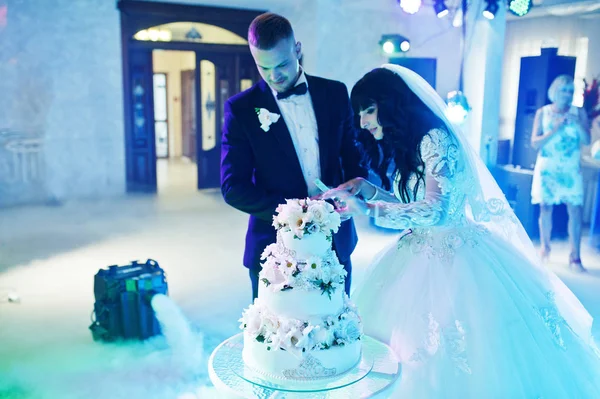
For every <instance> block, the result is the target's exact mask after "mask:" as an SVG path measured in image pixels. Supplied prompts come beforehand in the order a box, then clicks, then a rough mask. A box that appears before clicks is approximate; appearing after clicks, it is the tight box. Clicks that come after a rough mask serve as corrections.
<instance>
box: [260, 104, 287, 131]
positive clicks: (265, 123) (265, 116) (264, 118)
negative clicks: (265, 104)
mask: <svg viewBox="0 0 600 399" xmlns="http://www.w3.org/2000/svg"><path fill="white" fill-rule="evenodd" d="M254 110H255V111H256V113H257V114H258V121H259V122H260V128H261V129H262V130H264V131H265V132H268V131H269V129H270V126H271V124H272V123H275V122H277V121H278V120H279V118H280V117H281V115H279V114H276V113H274V112H269V110H267V109H265V108H254Z"/></svg>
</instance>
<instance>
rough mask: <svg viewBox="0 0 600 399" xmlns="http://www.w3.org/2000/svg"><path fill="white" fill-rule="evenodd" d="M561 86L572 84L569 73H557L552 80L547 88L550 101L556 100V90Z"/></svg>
mask: <svg viewBox="0 0 600 399" xmlns="http://www.w3.org/2000/svg"><path fill="white" fill-rule="evenodd" d="M562 86H574V81H573V77H571V76H569V75H559V76H557V77H556V79H554V80H553V81H552V84H551V85H550V87H549V88H548V98H549V99H550V101H552V102H554V101H556V92H557V91H558V89H559V88H561V87H562Z"/></svg>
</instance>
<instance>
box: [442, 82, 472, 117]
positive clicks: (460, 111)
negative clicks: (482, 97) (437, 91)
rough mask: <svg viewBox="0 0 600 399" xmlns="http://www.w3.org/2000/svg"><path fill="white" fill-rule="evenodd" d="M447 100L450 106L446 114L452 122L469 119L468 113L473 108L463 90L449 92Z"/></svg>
mask: <svg viewBox="0 0 600 399" xmlns="http://www.w3.org/2000/svg"><path fill="white" fill-rule="evenodd" d="M446 102H447V103H448V108H447V109H446V116H447V117H448V119H449V120H450V122H453V123H456V124H461V123H463V122H464V121H465V119H467V114H468V113H469V111H470V110H471V107H470V106H469V102H468V101H467V97H466V96H465V95H464V93H463V92H462V91H459V90H455V91H451V92H450V93H448V97H447V100H446Z"/></svg>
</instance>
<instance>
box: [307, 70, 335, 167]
mask: <svg viewBox="0 0 600 399" xmlns="http://www.w3.org/2000/svg"><path fill="white" fill-rule="evenodd" d="M306 80H307V81H308V91H309V92H310V98H311V100H312V104H313V110H314V111H315V118H316V120H317V131H318V137H319V163H320V166H321V179H326V176H327V174H326V166H327V161H328V156H329V152H328V150H329V148H330V143H329V140H330V139H331V134H329V133H328V132H329V110H330V105H329V104H328V103H327V101H328V100H329V97H328V96H327V95H326V93H325V90H324V88H323V87H322V85H320V84H319V82H318V81H317V80H316V79H314V78H313V77H312V76H309V75H306Z"/></svg>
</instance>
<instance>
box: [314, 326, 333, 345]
mask: <svg viewBox="0 0 600 399" xmlns="http://www.w3.org/2000/svg"><path fill="white" fill-rule="evenodd" d="M312 338H313V341H314V342H316V343H318V344H320V349H327V348H329V347H330V346H331V345H333V340H334V339H335V334H334V333H333V329H332V328H326V327H324V326H316V327H315V329H314V330H313V331H312Z"/></svg>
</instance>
